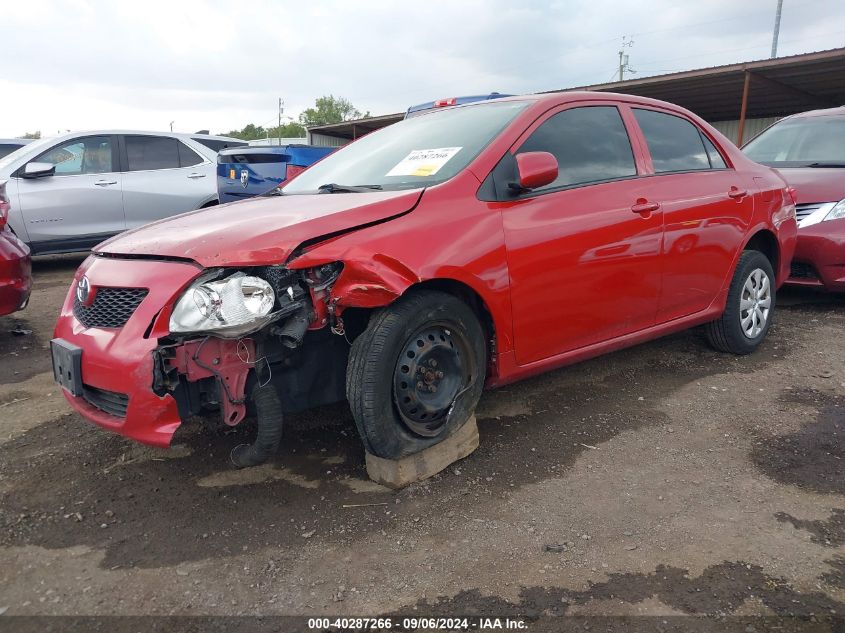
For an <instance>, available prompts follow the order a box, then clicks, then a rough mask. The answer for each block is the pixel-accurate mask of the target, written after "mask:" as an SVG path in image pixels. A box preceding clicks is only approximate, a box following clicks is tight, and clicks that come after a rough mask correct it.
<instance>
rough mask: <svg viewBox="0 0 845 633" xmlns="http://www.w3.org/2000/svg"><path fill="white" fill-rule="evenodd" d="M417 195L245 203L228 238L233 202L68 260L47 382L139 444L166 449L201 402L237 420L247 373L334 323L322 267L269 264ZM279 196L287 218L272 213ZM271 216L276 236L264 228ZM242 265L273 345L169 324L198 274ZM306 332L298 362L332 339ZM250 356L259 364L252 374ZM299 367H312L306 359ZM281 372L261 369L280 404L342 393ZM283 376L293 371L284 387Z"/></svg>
mask: <svg viewBox="0 0 845 633" xmlns="http://www.w3.org/2000/svg"><path fill="white" fill-rule="evenodd" d="M419 195H420V194H419V192H418V191H415V192H412V193H408V192H399V193H394V194H374V195H370V196H367V195H358V196H357V197H356V198H355V203H357V204H355V205H354V206H353V205H350V204H349V201H344V200H342V199H341V198H338V197H332V196H319V197H300V198H298V199H282V200H267V199H265V200H263V201H262V200H259V201H257V205H256V202H251V206H252V208H253V218H254V219H255V224H251V225H249V226H248V227H247V228H246V230H244V231H242V232H240V233H239V234H238V236H237V237H235V236H233V234H232V232H231V224H232V215H231V214H232V213H234V212H235V211H234V209H236V208H237V207H219V208H217V209H213V210H211V212H210V213H203V222H202V223H198V222H196V220H195V219H194V217H193V215H192V214H187V215H186V216H180V217H179V218H175V219H171V220H168V221H166V223H165V224H166V227H167V230H166V231H164V232H161V231H158V232H153V231H150V230H145V231H140V232H138V233H137V234H136V233H134V232H128V233H126V234H124V235H122V236H119V237H118V238H115V239H113V240H110V241H108V242H106V243H104V244H102V245H101V246H100V247H98V248H97V249H96V250H95V252H94V253H92V255H91V256H90V257H89V258H88V259H86V261H85V262H84V263H83V264H82V266H80V268H79V270H78V271H77V273H76V276H75V278H74V281H73V283H72V285H71V288H70V290H69V292H68V295H67V298H66V299H65V302H64V305H63V307H62V311H61V314H60V316H59V320H58V322H57V325H56V329H55V337H56V338H55V340H54V341H53V342H52V347H53V361H54V374H55V377H56V380H57V381H58V382H59V384H61V385H62V387H64V389H63V391H64V394H65V396H66V398H67V400H68V401H69V402H70V403H71V405H72V406H73V407H74V409H76V410H77V411H78V412H79V413H81V414H82V415H83V416H85V417H86V418H88V419H89V420H91V421H93V422H95V423H96V424H98V425H99V426H101V427H103V428H106V429H108V430H110V431H114V432H116V433H120V434H121V435H125V436H127V437H130V438H132V439H134V440H137V441H139V442H143V443H145V444H150V445H154V446H162V447H163V446H168V445H169V444H170V441H171V438H172V436H173V433H174V432H175V431H176V429H177V428H178V427H179V425H180V424H181V422H182V420H184V419H187V418H189V417H190V416H191V415H195V414H199V413H201V412H203V411H205V410H207V409H209V408H218V409H219V410H220V415H221V419H222V421H223V422H224V423H225V424H227V425H230V426H234V425H236V424H239V423H240V422H241V421H242V420H243V419H244V417H245V416H246V413H247V401H248V397H247V394H248V393H249V392H250V391H251V390H252V389H253V388H254V386H255V385H254V381H255V380H256V378H255V376H256V374H260V370H261V369H262V368H265V367H266V368H269V367H270V363H271V362H273V363H275V362H277V361H281V360H282V356H283V355H284V354H283V352H284V351H285V350H291V349H293V348H295V347H298V346H299V345H300V344H301V343H302V340H303V339H304V337H305V335H306V334H307V333H308V331H309V329H310V330H314V331H317V330H323V329H326V330H327V329H328V328H326V325H327V324H329V321H331V325H333V326H335V328H336V327H337V324H338V322H339V319H338V317H337V316H336V315H334V314H333V312H334V311H335V309H336V305H335V304H332V303H331V302H330V300H329V296H328V292H327V290H326V287H325V286H326V284H325V283H322V282H324V281H326V280H320V279H319V275H320V271H321V270H322V269H325V268H326V266H325V264H323V265H320V266H316V267H311V266H309V267H307V268H306V270H294V269H293V268H291V269H288V268H286V267H284V266H280V265H279V264H278V262H279V261H282V262H284V261H285V260H286V259H287V258H288V257H289V256H290V255H291V253H292V251H293V247H295V246H297V245H299V244H301V243H302V242H303V241H305V239H306V238H305V235H313V231H317V232H321V233H332V232H333V231H335V230H342V229H343V228H346V227H348V226H349V225H350V224H351V225H353V226H354V225H357V224H360V223H365V224H366V223H370V222H373V221H377V220H378V219H379V218H384V217H392V216H393V215H395V214H396V213H402V212H404V211H407V210H408V209H409V208H411V207H413V205H414V204H415V203H416V201H417V200H418V199H419ZM280 202H281V203H282V206H283V207H284V206H287V208H288V209H291V211H290V213H289V214H285V212H284V210H280V209H279V206H280V205H279V203H280ZM285 203H287V205H285ZM262 205H263V206H262ZM350 206H351V207H352V208H351V209H350ZM303 207H304V209H303ZM338 207H341V208H342V211H341V212H337V211H338ZM262 210H266V211H265V212H266V213H267V217H265V218H264V219H263V220H262V218H261V214H262ZM271 216H272V217H271ZM180 223H181V224H180ZM271 223H272V224H275V226H276V227H279V229H278V230H279V231H282V230H283V231H284V237H281V235H279V234H276V233H275V232H273V231H270V230H268V227H269V226H270V224H271ZM306 225H307V226H306ZM309 231H312V232H309ZM299 232H303V234H301V235H300V234H299ZM194 234H195V236H194ZM224 247H225V248H224ZM151 252H152V253H155V254H154V255H151V254H150V253H151ZM328 268H329V270H328V272H329V273H330V274H334V273H333V271H331V270H330V269H331V267H328ZM235 271H241V272H238V273H235ZM243 271H247V272H251V273H254V274H257V275H259V277H260V278H261V279H267V280H270V282H271V288H272V294H273V295H274V297H275V298H276V301H275V303H276V307H277V308H278V309H277V310H276V311H275V312H274V313H273V317H274V319H273V321H274V322H279V321H283V322H284V323H283V325H281V326H280V327H278V328H277V330H276V331H275V334H276V339H277V340H278V341H279V342H280V345H279V349H276V350H271V349H265V350H264V351H262V352H259V351H258V348H259V341H258V339H257V338H255V337H254V336H251V334H252V333H248V334H246V335H241V334H240V333H239V332H235V333H234V334H233V335H231V336H229V335H228V334H227V333H226V332H223V333H218V334H219V335H214V334H215V333H214V332H210V333H209V334H207V335H204V334H202V333H187V334H180V333H175V332H173V331H171V330H172V328H171V316H172V313H173V310H174V308H175V307H176V306H177V305H178V301H179V299H180V297H182V296H183V295H184V294H185V293H186V290H188V289H189V288H191V287H193V286H197V285H198V284H199V281H202V279H205V278H208V277H209V273H210V272H213V273H214V274H216V275H217V276H218V277H220V278H226V277H227V276H231V275H232V274H242V272H243ZM334 272H336V273H339V272H340V269H339V268H338V269H337V271H334ZM336 276H337V275H336V274H335V275H334V277H336ZM334 277H332V279H330V280H328V281H334ZM200 287H201V285H200ZM313 338H315V339H320V340H317V341H314V342H312V345H311V346H309V350H313V353H311V354H309V359H310V357H311V356H314V354H316V353H317V350H328V352H329V353H334V356H337V352H338V350H340V346H338V344H337V342H336V341H333V340H332V338H336V336H335V335H331V334H329V335H328V336H326V335H325V334H324V335H323V336H319V335H315V336H314V337H313ZM285 345H287V347H286V346H285ZM341 353H342V352H341ZM334 356H333V357H334ZM326 358H328V357H326ZM259 360H260V361H261V362H262V363H263V364H262V368H259V371H253V370H254V369H255V366H256V362H257V361H259ZM300 360H301V359H300ZM341 360H343V359H341ZM287 362H288V363H290V362H291V357H290V355H288V358H287ZM307 362H310V363H311V364H312V365H314V367H315V368H316V367H317V365H318V364H319V363H318V362H317V361H316V356H315V357H314V359H310V360H308V361H307ZM297 367H298V369H301V367H299V366H297ZM285 369H286V368H285V367H284V363H282V367H280V368H277V369H276V371H274V372H270V371H268V374H271V373H275V374H276V376H275V378H272V377H268V380H271V379H272V380H275V382H277V383H281V384H282V385H283V386H282V387H280V389H283V396H282V397H283V400H284V410H285V411H292V410H301V409H304V408H307V407H308V406H312V405H313V404H314V403H315V402H317V403H320V402H333V401H336V400H338V399H341V398H342V397H343V389H342V372H338V371H335V372H334V375H333V377H332V378H330V379H326V376H325V375H324V376H323V380H322V382H321V383H320V384H321V385H322V387H317V388H315V387H313V386H312V385H307V386H306V387H302V385H301V384H299V383H302V382H303V380H304V378H303V379H300V378H299V377H300V376H301V372H298V371H289V372H288V371H285ZM310 372H311V374H314V370H313V369H312V370H310ZM323 373H324V374H325V373H326V372H323ZM329 373H330V372H329ZM292 375H293V376H297V378H295V379H293V381H292V383H291V380H290V378H291V376H292Z"/></svg>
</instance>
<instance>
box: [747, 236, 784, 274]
mask: <svg viewBox="0 0 845 633" xmlns="http://www.w3.org/2000/svg"><path fill="white" fill-rule="evenodd" d="M745 250H747V251H759V252H761V253H763V255H765V256H766V258H767V259H768V260H769V263H771V265H772V270H774V271H775V273H777V271H778V263H779V259H780V249H779V247H778V240H777V238H776V237H775V236H774V234H773V233H772V232H771V231H766V230H762V231H758V232H757V233H755V234H754V235H753V236H752V238H751V239H750V240H748V243H747V244H746V245H745Z"/></svg>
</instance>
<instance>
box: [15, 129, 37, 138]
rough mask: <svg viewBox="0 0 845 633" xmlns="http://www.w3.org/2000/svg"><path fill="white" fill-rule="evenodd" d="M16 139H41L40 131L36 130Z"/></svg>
mask: <svg viewBox="0 0 845 633" xmlns="http://www.w3.org/2000/svg"><path fill="white" fill-rule="evenodd" d="M18 138H41V130H36V131H35V132H27V133H26V134H24V135H23V136H20V137H18Z"/></svg>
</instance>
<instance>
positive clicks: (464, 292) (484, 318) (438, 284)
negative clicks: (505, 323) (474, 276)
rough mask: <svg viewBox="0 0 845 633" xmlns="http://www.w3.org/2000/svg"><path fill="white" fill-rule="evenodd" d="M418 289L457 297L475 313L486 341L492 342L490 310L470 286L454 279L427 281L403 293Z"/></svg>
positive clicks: (494, 328)
mask: <svg viewBox="0 0 845 633" xmlns="http://www.w3.org/2000/svg"><path fill="white" fill-rule="evenodd" d="M418 289H419V290H421V289H425V290H439V291H440V292H445V293H446V294H450V295H452V296H454V297H457V298H458V299H460V300H461V301H463V302H464V303H466V304H467V305H468V306H469V307H470V308H472V311H473V312H475V315H476V316H477V317H478V320H479V322H480V323H481V327H483V328H484V333H485V335H486V336H487V339H488V340H492V339H493V338H494V336H495V334H496V327H495V325H494V324H493V316H492V315H491V314H490V310H489V309H488V308H487V304H486V303H484V299H482V298H481V295H479V294H478V293H477V292H476V291H475V290H473V289H472V288H471V287H470V286H468V285H466V284H465V283H462V282H460V281H455V280H454V279H428V280H426V281H421V282H420V283H418V284H414V285H413V286H410V287H409V288H408V289H407V290H406V291H405V292H406V293H408V292H412V291H413V290H418Z"/></svg>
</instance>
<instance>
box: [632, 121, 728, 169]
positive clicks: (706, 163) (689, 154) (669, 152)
mask: <svg viewBox="0 0 845 633" xmlns="http://www.w3.org/2000/svg"><path fill="white" fill-rule="evenodd" d="M633 110H634V116H635V117H636V118H637V123H638V124H639V126H640V129H641V130H642V132H643V136H645V140H646V143H647V144H648V151H649V153H650V154H651V162H652V165H654V171H655V173H657V174H665V173H671V172H678V171H697V170H701V169H710V159H709V158H708V157H707V150H706V149H705V147H704V142H703V141H702V140H701V134H699V132H698V128H697V127H695V126H694V125H693V124H692V123H690V122H689V121H687V120H686V119H682V118H681V117H677V116H674V115H672V114H664V113H663V112H655V111H654V110H643V109H640V108H634V109H633ZM717 154H718V152H717Z"/></svg>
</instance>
